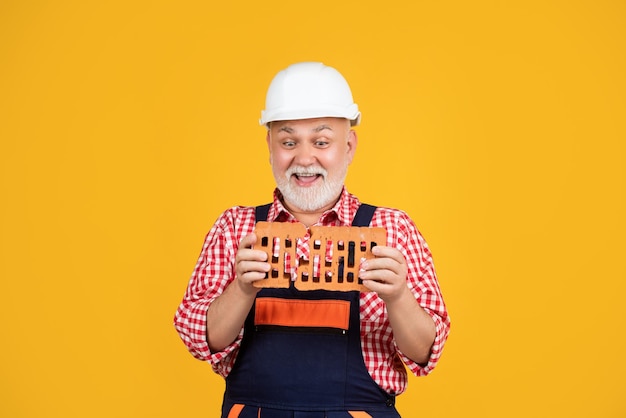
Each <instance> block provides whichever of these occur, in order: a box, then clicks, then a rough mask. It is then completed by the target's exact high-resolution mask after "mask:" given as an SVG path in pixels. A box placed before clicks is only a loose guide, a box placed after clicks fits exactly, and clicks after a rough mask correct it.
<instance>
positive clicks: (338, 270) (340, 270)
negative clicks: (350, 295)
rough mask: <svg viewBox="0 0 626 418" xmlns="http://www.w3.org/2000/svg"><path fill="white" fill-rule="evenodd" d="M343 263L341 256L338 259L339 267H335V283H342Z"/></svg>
mask: <svg viewBox="0 0 626 418" xmlns="http://www.w3.org/2000/svg"><path fill="white" fill-rule="evenodd" d="M344 263H345V258H344V257H343V256H341V257H339V266H338V267H337V282H338V283H343V265H344Z"/></svg>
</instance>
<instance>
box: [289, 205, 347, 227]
mask: <svg viewBox="0 0 626 418" xmlns="http://www.w3.org/2000/svg"><path fill="white" fill-rule="evenodd" d="M335 203H337V202H336V201H335V202H333V203H331V204H329V205H326V206H324V207H321V208H319V209H317V210H314V211H303V210H301V209H298V208H294V207H293V206H291V205H289V204H288V203H287V202H285V201H283V205H285V208H286V209H287V210H288V211H289V213H291V214H292V215H293V216H294V217H295V218H296V219H297V220H298V221H299V222H301V223H303V224H304V225H305V226H306V227H309V226H311V225H314V224H316V223H317V222H318V221H319V220H320V218H321V217H322V215H323V214H324V212H326V211H327V210H329V209H331V208H332V207H333V206H335Z"/></svg>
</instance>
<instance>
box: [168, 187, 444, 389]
mask: <svg viewBox="0 0 626 418" xmlns="http://www.w3.org/2000/svg"><path fill="white" fill-rule="evenodd" d="M359 205H360V202H359V200H358V199H357V198H356V197H355V196H353V195H351V194H350V193H348V192H347V191H346V190H345V188H344V190H343V192H342V194H341V197H340V199H339V201H338V202H337V204H336V205H335V206H334V207H333V208H332V209H331V210H328V211H327V212H325V213H324V214H323V215H322V217H321V218H320V220H319V223H318V225H323V226H349V225H350V224H351V223H352V219H353V218H354V216H355V214H356V210H357V208H358V207H359ZM268 220H269V221H277V222H298V221H297V220H296V219H295V218H294V217H293V215H291V214H290V213H289V212H288V211H287V210H286V209H285V207H284V206H283V205H282V203H281V201H280V192H279V191H278V190H276V191H275V192H274V202H273V204H272V206H271V207H270V210H269V215H268ZM254 226H255V208H254V207H242V206H237V207H233V208H230V209H228V210H226V211H225V212H224V213H222V215H221V216H220V217H219V218H218V220H217V221H216V223H215V225H213V227H212V228H211V230H210V231H209V233H208V234H207V236H206V239H205V241H204V245H203V247H202V251H201V253H200V257H199V259H198V263H197V264H196V267H195V269H194V272H193V275H192V277H191V280H190V282H189V286H188V288H187V291H186V293H185V296H184V298H183V301H182V303H181V304H180V306H179V308H178V310H177V312H176V315H175V318H174V325H175V327H176V329H177V331H178V333H179V335H180V337H181V339H182V340H183V342H184V343H185V345H186V346H187V349H188V350H189V351H190V352H191V354H192V355H193V356H194V357H196V358H198V359H200V360H203V361H208V362H209V363H210V364H211V366H212V367H213V370H214V371H215V372H216V373H219V374H220V375H222V376H224V377H226V376H227V375H228V374H229V373H230V371H231V370H232V367H233V365H234V363H235V359H236V358H237V353H238V352H239V347H240V345H241V338H242V337H243V328H242V330H241V332H240V333H239V337H238V338H237V339H236V340H235V341H234V342H233V343H232V344H231V345H230V346H228V347H226V348H225V349H224V350H223V351H220V352H216V353H212V352H211V351H210V350H209V346H208V343H207V340H206V312H207V309H208V308H209V305H211V302H213V301H214V300H215V299H216V298H217V297H218V296H220V295H221V294H222V292H223V291H224V289H225V288H226V287H227V286H228V285H229V284H230V283H231V282H232V281H233V279H234V275H235V267H234V261H235V253H236V252H237V248H238V246H239V242H240V241H241V239H242V238H243V237H245V236H246V235H248V234H250V233H251V232H253V230H254ZM371 226H374V227H383V228H385V229H386V230H387V246H390V247H395V248H397V249H399V250H400V251H401V252H402V254H403V255H404V257H405V258H406V261H407V265H408V276H407V285H408V286H409V288H410V289H411V291H412V292H413V294H414V295H415V298H416V299H417V301H418V303H419V304H420V306H421V307H422V308H424V310H425V311H426V312H428V314H429V315H430V316H431V317H432V319H433V321H434V322H435V327H436V337H435V342H434V344H433V347H432V352H431V355H430V359H429V360H428V363H427V364H423V365H420V364H417V363H415V362H414V361H412V360H411V359H409V358H407V357H406V356H404V355H403V354H402V353H401V352H400V351H399V350H398V348H397V347H396V345H395V342H394V339H393V333H392V330H391V327H390V325H389V320H388V317H387V310H386V309H385V303H384V302H383V300H382V299H380V297H378V295H377V294H376V293H374V292H367V293H361V296H360V314H361V347H362V351H363V359H364V360H365V365H366V367H367V370H368V371H369V373H370V375H371V376H372V378H373V379H374V381H376V383H378V385H380V387H381V388H383V389H384V390H386V391H387V392H389V393H396V394H400V393H402V392H404V390H405V389H406V385H407V373H406V369H405V367H401V366H402V365H401V364H400V362H399V361H398V360H399V359H401V360H402V361H403V362H404V364H405V365H406V366H407V367H408V368H409V370H411V372H412V373H414V374H415V375H417V376H423V375H427V374H428V373H430V372H431V371H432V370H433V368H434V367H435V365H436V364H437V362H438V360H439V357H440V356H441V352H442V349H443V346H444V343H445V341H446V339H447V337H448V332H449V330H450V319H449V317H448V314H447V311H446V307H445V304H444V301H443V299H442V296H441V292H440V289H439V285H438V283H437V278H436V276H435V270H434V267H433V262H432V257H431V253H430V250H429V248H428V245H427V244H426V242H425V240H424V238H423V237H422V236H421V234H420V233H419V231H418V230H417V228H416V226H415V224H414V223H413V221H412V220H411V219H410V218H409V217H408V215H407V214H406V213H404V212H402V211H399V210H395V209H389V208H382V207H379V208H378V209H377V210H376V212H375V213H374V216H373V218H372V222H371ZM299 251H300V252H304V254H303V255H304V256H306V255H307V254H306V252H307V251H308V250H307V247H306V245H304V248H300V249H299ZM399 366H400V367H399Z"/></svg>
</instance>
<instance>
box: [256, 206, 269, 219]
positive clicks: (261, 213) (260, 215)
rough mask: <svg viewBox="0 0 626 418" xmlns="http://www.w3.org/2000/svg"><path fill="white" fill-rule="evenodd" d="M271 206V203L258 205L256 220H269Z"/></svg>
mask: <svg viewBox="0 0 626 418" xmlns="http://www.w3.org/2000/svg"><path fill="white" fill-rule="evenodd" d="M270 206H272V204H271V203H268V204H267V205H261V206H257V207H256V221H257V222H259V221H266V220H267V215H268V213H269V211H270Z"/></svg>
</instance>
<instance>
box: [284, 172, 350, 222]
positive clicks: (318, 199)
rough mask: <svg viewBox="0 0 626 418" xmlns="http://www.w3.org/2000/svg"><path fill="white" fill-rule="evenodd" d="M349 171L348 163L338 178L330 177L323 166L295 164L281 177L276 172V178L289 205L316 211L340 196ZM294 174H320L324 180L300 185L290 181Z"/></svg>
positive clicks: (303, 209) (307, 210) (305, 210)
mask: <svg viewBox="0 0 626 418" xmlns="http://www.w3.org/2000/svg"><path fill="white" fill-rule="evenodd" d="M347 172H348V165H347V164H346V165H345V166H344V167H343V169H342V170H341V171H340V172H339V173H338V174H337V176H335V177H336V178H329V177H328V172H327V171H326V170H324V169H323V168H322V167H318V166H314V167H301V166H294V167H290V168H289V169H288V170H287V172H286V173H285V175H284V176H280V177H279V176H278V175H276V173H275V174H274V179H275V180H276V186H277V187H278V190H280V192H281V193H282V195H283V198H284V199H285V203H287V205H288V206H292V207H294V208H296V209H299V210H301V211H304V212H314V211H317V210H319V209H321V208H324V207H326V206H328V205H331V204H333V203H334V202H335V201H336V200H337V199H338V198H339V195H340V194H341V190H342V189H343V184H344V180H345V178H346V174H347ZM294 174H311V175H314V174H319V175H321V177H322V178H321V180H322V182H321V183H320V184H317V185H315V186H311V187H299V186H296V185H294V184H293V183H292V182H291V181H290V179H291V176H292V175H294Z"/></svg>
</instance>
